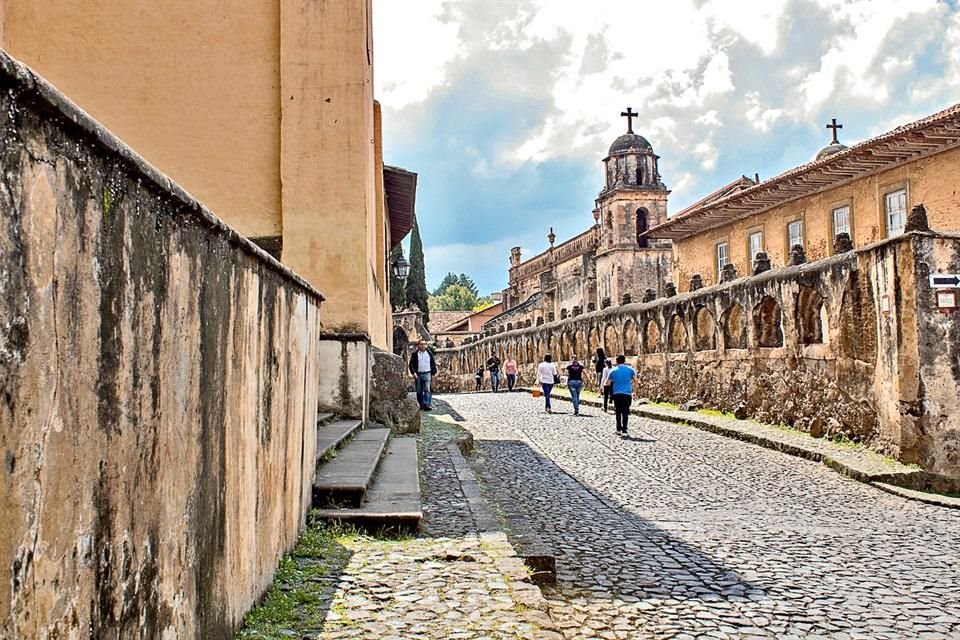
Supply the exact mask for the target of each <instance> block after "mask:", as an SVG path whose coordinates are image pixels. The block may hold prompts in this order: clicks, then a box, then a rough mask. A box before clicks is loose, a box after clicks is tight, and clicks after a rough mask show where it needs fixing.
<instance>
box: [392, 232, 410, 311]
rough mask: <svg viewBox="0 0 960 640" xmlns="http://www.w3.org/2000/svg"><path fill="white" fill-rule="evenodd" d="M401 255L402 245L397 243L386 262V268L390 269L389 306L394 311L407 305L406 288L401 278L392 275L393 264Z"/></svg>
mask: <svg viewBox="0 0 960 640" xmlns="http://www.w3.org/2000/svg"><path fill="white" fill-rule="evenodd" d="M402 255H403V245H402V244H398V245H397V246H395V247H394V248H393V250H392V251H391V252H390V259H389V261H388V262H387V268H388V269H390V307H391V308H392V309H393V310H394V311H400V310H401V309H403V308H404V307H406V306H407V289H406V285H405V284H404V282H403V280H401V279H400V278H398V277H397V276H395V275H393V265H394V263H395V262H396V261H397V258H399V257H400V256H402Z"/></svg>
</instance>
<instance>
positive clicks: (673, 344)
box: [667, 313, 688, 353]
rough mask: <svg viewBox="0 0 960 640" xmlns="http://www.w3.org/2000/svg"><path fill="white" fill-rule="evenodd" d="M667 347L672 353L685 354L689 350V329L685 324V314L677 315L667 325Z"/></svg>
mask: <svg viewBox="0 0 960 640" xmlns="http://www.w3.org/2000/svg"><path fill="white" fill-rule="evenodd" d="M667 346H668V348H669V350H670V353H683V352H684V351H687V350H688V346H687V327H686V326H685V325H684V324H683V314H681V313H675V314H673V315H672V316H671V317H670V323H669V324H668V325H667Z"/></svg>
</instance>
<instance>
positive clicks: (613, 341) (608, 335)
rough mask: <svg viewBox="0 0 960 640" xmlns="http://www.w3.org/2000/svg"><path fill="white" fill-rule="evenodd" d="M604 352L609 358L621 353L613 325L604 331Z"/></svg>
mask: <svg viewBox="0 0 960 640" xmlns="http://www.w3.org/2000/svg"><path fill="white" fill-rule="evenodd" d="M603 352H604V353H605V354H607V356H615V355H617V354H619V353H621V351H620V340H618V338H617V330H616V328H614V326H613V325H612V324H608V325H607V326H606V328H605V329H604V330H603Z"/></svg>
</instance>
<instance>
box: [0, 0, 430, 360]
mask: <svg viewBox="0 0 960 640" xmlns="http://www.w3.org/2000/svg"><path fill="white" fill-rule="evenodd" d="M0 47H2V48H3V49H5V50H6V51H8V52H9V53H10V54H11V55H13V56H14V57H16V58H19V59H20V60H22V61H23V62H25V63H27V64H28V65H30V66H31V67H32V68H33V69H35V70H36V71H37V72H39V73H40V74H41V75H43V76H44V77H46V78H47V79H48V80H49V81H50V82H52V83H53V84H54V85H56V86H57V87H58V88H59V89H61V90H62V91H63V92H64V93H65V94H66V95H68V96H70V98H71V99H72V100H74V101H75V102H76V103H78V104H79V105H80V107H82V108H83V109H84V110H86V111H87V112H88V113H90V114H91V115H92V116H93V117H94V118H96V119H97V120H98V121H100V122H101V123H103V124H104V126H105V127H107V128H108V129H109V130H110V131H112V132H113V133H115V134H116V135H117V136H118V137H120V138H121V139H122V140H124V142H126V143H127V144H128V145H130V146H131V147H132V148H133V149H136V150H137V152H139V153H140V154H142V155H143V156H144V157H145V158H147V160H149V161H150V162H151V163H153V164H154V165H155V166H156V167H157V168H158V169H159V170H160V171H162V172H164V173H165V174H167V175H169V176H170V177H172V178H173V179H174V180H175V181H176V182H177V183H179V184H180V185H181V186H182V187H184V188H185V189H186V190H187V191H189V192H190V193H191V194H193V195H194V196H195V197H197V198H198V199H199V200H200V201H201V202H203V203H204V204H205V205H206V206H208V207H209V208H210V209H211V210H212V211H214V212H215V213H216V214H217V215H218V216H219V217H220V218H221V219H223V220H224V221H225V222H227V223H228V224H229V225H231V226H232V227H233V228H235V229H237V230H238V231H239V232H240V233H241V234H243V235H245V236H247V237H249V238H250V239H252V240H253V241H254V242H256V243H257V244H258V245H260V246H261V247H262V248H263V249H265V250H266V251H268V252H269V253H271V254H273V255H274V256H275V257H279V258H280V259H281V260H282V261H283V262H284V263H285V264H287V265H288V266H290V267H291V268H292V269H293V270H294V271H296V272H297V273H298V274H300V275H301V276H303V277H304V278H305V279H306V280H307V281H308V282H310V283H311V284H312V285H313V286H315V287H317V288H318V289H320V290H321V291H322V292H323V293H324V295H325V296H326V303H325V304H324V308H323V311H324V323H325V325H326V326H327V327H328V328H329V329H331V330H336V329H338V328H350V329H352V330H359V331H361V332H364V333H367V334H369V336H370V340H371V342H372V343H373V344H374V345H376V346H381V347H384V348H388V349H389V346H390V340H391V322H390V312H391V309H390V296H389V291H388V287H389V277H388V269H389V265H387V255H388V253H389V251H390V249H391V247H392V246H393V245H395V244H397V243H399V242H400V240H401V239H402V238H403V236H404V235H406V233H407V231H408V230H409V228H410V225H411V224H412V212H413V204H414V195H415V189H416V174H412V173H409V172H406V171H403V170H402V169H394V168H391V167H385V166H384V164H383V157H382V151H381V128H380V110H379V105H378V104H377V103H376V102H375V101H374V99H373V39H372V23H371V0H338V1H337V2H312V1H310V0H226V1H222V2H216V3H211V2H193V3H189V2H188V3H184V2H175V3H171V2H166V3H164V2H151V3H146V2H120V3H104V2H85V1H83V0H59V1H57V2H13V1H11V0H0Z"/></svg>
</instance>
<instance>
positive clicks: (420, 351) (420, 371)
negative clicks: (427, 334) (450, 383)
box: [408, 340, 437, 411]
mask: <svg viewBox="0 0 960 640" xmlns="http://www.w3.org/2000/svg"><path fill="white" fill-rule="evenodd" d="M408 368H409V369H410V373H411V374H413V377H414V380H415V381H416V383H417V404H419V405H420V409H421V410H422V411H430V410H431V409H433V407H432V406H431V403H432V402H433V396H432V395H431V394H430V380H431V379H432V378H433V376H435V375H437V363H436V361H435V360H434V359H433V354H432V353H430V351H428V350H427V342H426V340H421V341H420V342H418V343H417V350H416V351H414V352H413V353H412V354H411V355H410V363H409V365H408Z"/></svg>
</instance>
